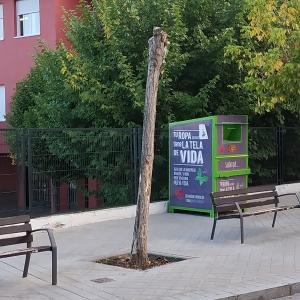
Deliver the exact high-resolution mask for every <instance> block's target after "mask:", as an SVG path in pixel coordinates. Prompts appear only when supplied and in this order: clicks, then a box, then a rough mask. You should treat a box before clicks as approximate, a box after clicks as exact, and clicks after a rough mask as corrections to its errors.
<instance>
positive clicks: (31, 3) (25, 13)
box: [16, 0, 41, 37]
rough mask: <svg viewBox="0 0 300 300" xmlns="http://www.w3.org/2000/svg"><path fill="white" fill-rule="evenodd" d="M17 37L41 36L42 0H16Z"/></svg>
mask: <svg viewBox="0 0 300 300" xmlns="http://www.w3.org/2000/svg"><path fill="white" fill-rule="evenodd" d="M16 18H17V20H16V22H17V37H26V36H34V35H39V34H40V27H41V22H40V0H16Z"/></svg>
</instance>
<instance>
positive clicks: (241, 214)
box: [234, 202, 243, 217]
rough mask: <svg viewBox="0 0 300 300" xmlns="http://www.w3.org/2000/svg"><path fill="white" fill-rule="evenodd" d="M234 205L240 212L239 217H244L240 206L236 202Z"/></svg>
mask: <svg viewBox="0 0 300 300" xmlns="http://www.w3.org/2000/svg"><path fill="white" fill-rule="evenodd" d="M234 204H235V206H236V208H237V210H238V212H239V215H240V216H241V217H242V216H243V211H242V209H241V207H240V205H239V204H238V203H237V202H234Z"/></svg>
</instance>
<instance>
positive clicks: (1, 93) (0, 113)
mask: <svg viewBox="0 0 300 300" xmlns="http://www.w3.org/2000/svg"><path fill="white" fill-rule="evenodd" d="M0 121H5V86H4V85H0Z"/></svg>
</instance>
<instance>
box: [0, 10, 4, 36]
mask: <svg viewBox="0 0 300 300" xmlns="http://www.w3.org/2000/svg"><path fill="white" fill-rule="evenodd" d="M3 39H4V30H3V4H0V41H1V40H3Z"/></svg>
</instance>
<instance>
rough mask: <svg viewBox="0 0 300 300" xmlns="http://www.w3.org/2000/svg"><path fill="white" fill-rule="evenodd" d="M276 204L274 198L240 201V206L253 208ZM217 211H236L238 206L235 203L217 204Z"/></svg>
mask: <svg viewBox="0 0 300 300" xmlns="http://www.w3.org/2000/svg"><path fill="white" fill-rule="evenodd" d="M272 204H273V205H274V199H264V201H262V200H259V201H257V199H256V201H251V202H250V201H249V202H239V206H240V208H242V209H244V208H251V207H257V206H265V205H272ZM216 210H217V212H226V211H232V210H234V211H236V210H237V207H236V205H235V204H234V203H228V204H223V205H218V206H216Z"/></svg>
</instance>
